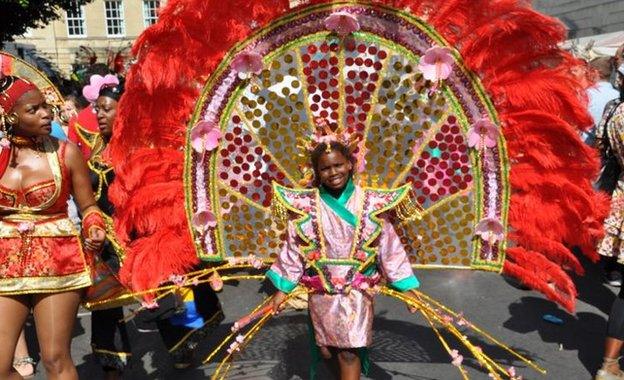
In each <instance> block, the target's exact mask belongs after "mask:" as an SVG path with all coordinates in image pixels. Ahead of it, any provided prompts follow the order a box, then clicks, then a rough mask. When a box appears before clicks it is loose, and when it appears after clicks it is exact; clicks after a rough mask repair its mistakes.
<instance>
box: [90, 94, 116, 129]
mask: <svg viewBox="0 0 624 380" xmlns="http://www.w3.org/2000/svg"><path fill="white" fill-rule="evenodd" d="M95 113H96V116H97V121H98V126H99V128H100V133H101V134H102V136H104V137H111V136H112V135H113V123H114V122H115V116H117V101H116V100H115V99H113V98H109V97H108V96H100V97H99V98H97V101H96V102H95Z"/></svg>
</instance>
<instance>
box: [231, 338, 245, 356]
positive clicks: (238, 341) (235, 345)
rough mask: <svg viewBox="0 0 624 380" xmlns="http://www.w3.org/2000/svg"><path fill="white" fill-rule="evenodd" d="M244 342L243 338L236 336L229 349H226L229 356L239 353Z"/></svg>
mask: <svg viewBox="0 0 624 380" xmlns="http://www.w3.org/2000/svg"><path fill="white" fill-rule="evenodd" d="M244 341H245V337H244V336H242V335H240V334H238V336H236V340H235V341H234V342H232V344H230V347H229V348H228V349H227V352H228V353H229V354H233V353H234V352H237V351H240V345H241V344H243V342H244Z"/></svg>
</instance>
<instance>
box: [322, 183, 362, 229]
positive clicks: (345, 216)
mask: <svg viewBox="0 0 624 380" xmlns="http://www.w3.org/2000/svg"><path fill="white" fill-rule="evenodd" d="M354 192H355V185H354V184H353V181H352V180H351V178H349V181H348V182H347V185H346V186H345V188H344V190H343V191H342V194H340V197H338V198H334V197H333V196H332V195H331V194H330V193H329V192H328V191H327V190H326V189H325V187H323V186H321V187H320V189H319V194H320V196H321V199H322V200H323V201H324V202H325V204H327V205H328V206H329V208H331V209H332V211H334V212H335V213H336V215H338V216H339V217H340V218H342V220H344V221H345V222H347V223H349V225H351V227H355V225H356V221H357V218H356V217H355V215H354V214H353V213H352V212H351V211H349V210H348V209H347V207H346V204H347V202H348V201H349V199H351V196H352V195H353V193H354Z"/></svg>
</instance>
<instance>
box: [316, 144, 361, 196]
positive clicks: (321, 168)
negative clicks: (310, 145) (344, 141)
mask: <svg viewBox="0 0 624 380" xmlns="http://www.w3.org/2000/svg"><path fill="white" fill-rule="evenodd" d="M352 170H353V164H352V163H351V161H349V159H348V158H347V157H345V156H344V155H343V154H342V153H340V152H339V151H337V150H332V151H331V152H329V153H327V152H323V153H322V154H321V156H320V157H319V159H318V164H317V166H316V172H317V174H318V176H319V181H320V183H321V185H323V186H325V188H326V189H328V190H332V191H340V190H342V189H344V188H345V186H346V185H347V182H348V181H349V178H350V177H351V171H352Z"/></svg>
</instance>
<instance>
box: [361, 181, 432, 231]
mask: <svg viewBox="0 0 624 380" xmlns="http://www.w3.org/2000/svg"><path fill="white" fill-rule="evenodd" d="M410 188H411V186H410V185H409V184H405V185H403V186H401V187H397V188H394V189H375V188H364V201H363V202H364V204H363V207H364V210H363V211H364V212H365V213H366V214H373V215H379V214H382V213H385V212H393V213H394V214H395V215H396V217H397V218H398V219H399V220H400V221H402V222H404V221H413V220H419V219H421V218H422V212H423V208H422V207H421V206H420V205H419V204H418V201H417V200H416V199H415V198H414V196H413V194H412V192H411V189H410Z"/></svg>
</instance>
